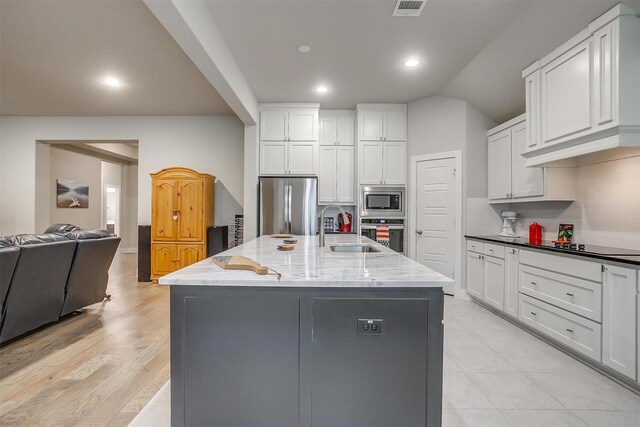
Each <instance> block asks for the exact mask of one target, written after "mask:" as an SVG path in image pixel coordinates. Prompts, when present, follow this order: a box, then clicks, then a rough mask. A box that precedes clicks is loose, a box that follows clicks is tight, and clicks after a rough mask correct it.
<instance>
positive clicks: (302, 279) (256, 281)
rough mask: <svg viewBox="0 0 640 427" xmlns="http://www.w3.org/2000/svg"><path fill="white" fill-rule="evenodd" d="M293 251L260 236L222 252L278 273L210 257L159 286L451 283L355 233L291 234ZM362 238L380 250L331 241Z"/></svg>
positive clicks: (437, 285)
mask: <svg viewBox="0 0 640 427" xmlns="http://www.w3.org/2000/svg"><path fill="white" fill-rule="evenodd" d="M294 238H295V239H297V240H298V243H297V245H296V248H295V249H294V250H293V251H279V250H277V246H278V245H279V244H282V239H276V238H272V237H270V236H262V237H259V238H257V239H254V240H251V241H249V242H246V243H245V244H243V245H240V246H237V247H235V248H232V249H229V250H228V251H225V252H223V253H221V254H218V255H217V256H221V255H242V256H245V257H248V258H251V259H253V260H255V261H257V262H259V263H260V264H262V265H263V266H265V267H270V268H272V269H274V270H276V271H278V272H280V273H281V274H282V277H281V279H280V280H278V279H277V277H276V276H275V275H272V274H269V275H266V276H265V275H258V274H256V273H254V272H252V271H237V270H236V271H233V270H224V269H222V268H221V267H219V266H218V265H216V264H214V263H213V261H212V260H211V258H207V259H204V260H202V261H200V262H197V263H195V264H192V265H190V266H188V267H186V268H183V269H181V270H178V271H175V272H173V273H171V274H167V275H166V276H162V277H161V278H160V280H159V284H161V285H190V286H193V285H196V286H197V285H200V286H235V287H242V286H264V287H319V288H320V287H329V288H345V287H350V288H353V287H355V288H359V287H362V288H372V287H376V288H453V281H452V280H451V279H449V278H447V277H445V276H443V275H441V274H440V273H438V272H436V271H434V270H432V269H430V268H427V267H425V266H423V265H422V264H419V263H417V262H415V261H413V260H411V259H409V258H407V257H405V256H403V255H401V254H399V253H397V252H395V251H393V250H391V249H389V248H387V247H385V246H382V245H380V244H378V243H376V242H374V241H372V240H370V239H368V238H366V237H363V236H359V235H354V234H350V235H336V234H334V235H327V236H326V239H325V247H324V248H320V247H318V237H317V236H295V237H294ZM353 243H364V244H369V245H372V246H374V247H375V248H376V249H379V250H380V252H373V253H344V252H342V253H338V252H332V251H331V249H330V246H331V245H345V244H353Z"/></svg>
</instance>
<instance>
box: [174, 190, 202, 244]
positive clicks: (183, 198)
mask: <svg viewBox="0 0 640 427" xmlns="http://www.w3.org/2000/svg"><path fill="white" fill-rule="evenodd" d="M202 195H203V182H202V181H200V180H193V181H187V180H185V181H179V182H178V239H177V240H179V241H185V242H200V241H202V240H203V228H204V224H203V221H204V210H203V200H202Z"/></svg>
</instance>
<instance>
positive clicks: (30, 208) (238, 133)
mask: <svg viewBox="0 0 640 427" xmlns="http://www.w3.org/2000/svg"><path fill="white" fill-rule="evenodd" d="M37 140H138V141H139V165H138V223H139V224H149V222H150V216H151V178H150V176H149V173H151V172H157V171H158V170H160V169H162V168H167V167H172V166H185V167H189V168H193V169H196V170H198V171H200V172H205V173H210V174H212V175H215V176H216V177H217V178H218V180H219V181H220V183H219V184H218V185H222V186H224V189H222V191H217V193H219V195H220V198H219V197H218V196H216V209H215V214H216V224H219V225H223V224H224V225H232V224H233V217H232V215H231V214H230V212H231V211H233V212H234V213H235V211H238V213H239V212H241V207H242V203H243V191H244V189H243V144H244V136H243V126H242V124H241V122H240V121H239V120H238V119H237V118H236V117H235V116H175V117H174V116H171V117H10V116H4V117H0V142H1V144H2V148H1V151H0V153H1V155H2V158H1V159H0V163H1V167H0V171H1V172H2V177H1V184H0V185H1V187H0V190H1V191H0V192H1V193H2V206H1V207H0V234H12V233H29V232H34V231H35V230H36V212H35V211H36V210H35V193H36V191H41V190H39V189H37V186H36V141H37ZM216 189H218V186H217V187H216Z"/></svg>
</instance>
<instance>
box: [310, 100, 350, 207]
mask: <svg viewBox="0 0 640 427" xmlns="http://www.w3.org/2000/svg"><path fill="white" fill-rule="evenodd" d="M355 123H356V121H355V111H342V110H340V111H322V112H321V115H320V156H319V163H320V164H319V168H318V203H319V204H327V203H342V204H351V205H353V204H355V186H356V176H355V167H356V165H355V137H356V127H355Z"/></svg>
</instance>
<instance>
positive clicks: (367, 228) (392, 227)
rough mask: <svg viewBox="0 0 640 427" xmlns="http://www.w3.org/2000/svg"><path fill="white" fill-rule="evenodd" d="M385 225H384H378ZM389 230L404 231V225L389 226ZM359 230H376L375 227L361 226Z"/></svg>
mask: <svg viewBox="0 0 640 427" xmlns="http://www.w3.org/2000/svg"><path fill="white" fill-rule="evenodd" d="M379 225H386V224H379ZM388 227H389V230H404V229H405V228H406V227H405V226H404V225H389V226H388ZM360 228H361V229H362V230H375V229H376V228H377V226H376V225H361V226H360Z"/></svg>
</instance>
